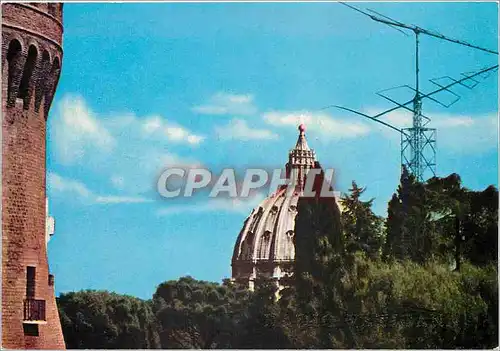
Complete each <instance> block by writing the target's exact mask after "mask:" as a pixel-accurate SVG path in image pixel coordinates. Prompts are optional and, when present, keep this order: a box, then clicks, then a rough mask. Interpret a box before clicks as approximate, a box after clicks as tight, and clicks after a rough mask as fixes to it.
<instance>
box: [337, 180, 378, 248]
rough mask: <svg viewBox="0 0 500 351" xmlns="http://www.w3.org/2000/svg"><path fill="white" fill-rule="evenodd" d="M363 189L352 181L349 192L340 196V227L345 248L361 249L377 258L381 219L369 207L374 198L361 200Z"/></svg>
mask: <svg viewBox="0 0 500 351" xmlns="http://www.w3.org/2000/svg"><path fill="white" fill-rule="evenodd" d="M365 190H366V189H365V188H360V187H359V186H358V185H357V184H356V182H355V181H353V182H352V188H351V189H349V194H347V195H345V196H344V197H343V198H342V205H343V206H342V207H343V211H342V227H343V230H344V236H345V240H346V248H347V250H350V251H359V250H361V251H364V252H365V253H367V254H368V256H369V257H371V258H377V257H378V256H379V254H380V248H381V245H382V240H383V238H382V219H381V218H380V217H378V216H377V215H375V214H374V213H373V211H372V209H371V207H372V203H373V200H374V199H370V200H368V201H361V195H362V194H363V193H364V192H365Z"/></svg>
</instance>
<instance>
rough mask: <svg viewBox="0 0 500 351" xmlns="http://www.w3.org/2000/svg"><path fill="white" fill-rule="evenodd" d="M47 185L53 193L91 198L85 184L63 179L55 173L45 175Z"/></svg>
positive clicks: (90, 193)
mask: <svg viewBox="0 0 500 351" xmlns="http://www.w3.org/2000/svg"><path fill="white" fill-rule="evenodd" d="M47 185H48V188H49V189H50V190H51V191H53V192H54V193H66V194H73V195H76V196H78V197H82V198H91V197H92V196H93V195H92V192H91V191H90V190H89V189H87V187H86V186H85V184H83V183H81V182H79V181H76V180H72V179H67V178H63V177H61V176H60V175H58V174H56V173H48V174H47Z"/></svg>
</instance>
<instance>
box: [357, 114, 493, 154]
mask: <svg viewBox="0 0 500 351" xmlns="http://www.w3.org/2000/svg"><path fill="white" fill-rule="evenodd" d="M379 112H381V111H380V110H376V109H367V110H366V114H368V115H371V116H373V115H375V114H377V113H379ZM426 116H427V117H429V118H431V121H430V122H429V123H428V124H427V125H426V126H427V127H429V128H436V129H437V146H438V148H439V149H445V150H450V151H453V152H456V153H461V154H467V153H477V152H483V151H486V150H491V149H494V148H496V147H497V143H498V115H496V114H485V115H468V116H466V115H459V114H456V115H455V114H447V113H426ZM380 119H381V120H382V121H384V122H388V123H389V124H391V125H394V126H395V127H397V128H409V127H411V126H412V123H413V117H412V113H411V112H410V111H405V110H396V111H393V112H391V113H389V114H387V115H384V116H383V117H381V118H380ZM374 124H376V123H374ZM376 130H378V131H380V132H381V133H382V134H383V135H384V137H391V138H393V139H394V140H396V139H398V140H399V135H397V133H394V132H392V131H390V130H389V129H388V128H386V127H384V126H379V127H378V128H377V129H376ZM438 152H439V151H438Z"/></svg>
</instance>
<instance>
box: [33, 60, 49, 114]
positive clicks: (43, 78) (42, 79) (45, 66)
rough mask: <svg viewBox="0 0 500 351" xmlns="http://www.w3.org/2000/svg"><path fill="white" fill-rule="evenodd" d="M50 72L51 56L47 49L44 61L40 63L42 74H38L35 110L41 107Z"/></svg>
mask: <svg viewBox="0 0 500 351" xmlns="http://www.w3.org/2000/svg"><path fill="white" fill-rule="evenodd" d="M49 73H50V56H49V53H48V52H47V51H44V52H43V54H42V62H41V63H40V74H38V79H37V82H36V88H35V111H36V112H38V110H39V109H40V104H41V103H42V98H43V96H44V94H45V89H47V86H48V85H49V84H47V77H48V76H49Z"/></svg>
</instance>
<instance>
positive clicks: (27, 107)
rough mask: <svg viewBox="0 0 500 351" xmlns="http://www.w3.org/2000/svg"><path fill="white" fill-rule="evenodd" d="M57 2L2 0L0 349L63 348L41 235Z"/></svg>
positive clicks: (57, 46) (58, 53)
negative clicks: (0, 327) (0, 299)
mask: <svg viewBox="0 0 500 351" xmlns="http://www.w3.org/2000/svg"><path fill="white" fill-rule="evenodd" d="M62 33H63V26H62V4H60V3H3V4H2V60H3V61H2V345H1V346H2V348H7V349H64V348H65V345H64V339H63V335H62V330H61V324H60V322H59V314H58V312H57V306H56V301H55V293H54V277H53V276H52V275H50V274H49V267H48V262H47V248H46V235H45V230H46V226H45V220H46V213H45V211H46V202H45V143H46V141H45V128H46V121H47V113H48V111H49V108H50V105H51V102H52V99H53V96H54V92H55V89H56V86H57V82H58V79H59V74H60V70H61V59H62V53H63V52H62V47H61V45H62Z"/></svg>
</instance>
